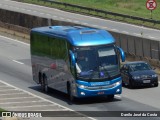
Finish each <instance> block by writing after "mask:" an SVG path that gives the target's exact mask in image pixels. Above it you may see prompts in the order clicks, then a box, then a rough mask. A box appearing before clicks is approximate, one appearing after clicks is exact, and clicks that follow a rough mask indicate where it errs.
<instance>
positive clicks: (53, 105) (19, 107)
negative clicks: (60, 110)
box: [5, 104, 55, 108]
mask: <svg viewBox="0 0 160 120" xmlns="http://www.w3.org/2000/svg"><path fill="white" fill-rule="evenodd" d="M45 106H55V105H53V104H52V105H51V104H50V105H31V106H11V107H5V108H32V107H45Z"/></svg>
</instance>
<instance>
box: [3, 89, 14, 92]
mask: <svg viewBox="0 0 160 120" xmlns="http://www.w3.org/2000/svg"><path fill="white" fill-rule="evenodd" d="M11 90H12V91H13V90H17V89H7V90H0V92H2V91H3V92H5V91H11Z"/></svg>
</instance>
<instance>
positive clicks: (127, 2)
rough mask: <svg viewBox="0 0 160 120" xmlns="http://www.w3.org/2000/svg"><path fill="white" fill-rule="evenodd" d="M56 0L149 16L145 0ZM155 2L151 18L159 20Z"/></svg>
mask: <svg viewBox="0 0 160 120" xmlns="http://www.w3.org/2000/svg"><path fill="white" fill-rule="evenodd" d="M17 1H19V0H17ZM21 1H22V2H28V3H33V4H39V5H44V6H48V7H54V8H59V9H63V10H67V11H72V12H78V13H86V14H88V13H87V12H88V11H82V10H80V9H78V8H77V9H73V8H72V7H66V6H63V5H57V4H56V5H55V4H50V3H48V2H44V1H41V0H21ZM56 1H58V2H65V3H70V4H75V5H81V6H85V7H89V8H95V9H101V10H106V11H110V12H115V13H120V14H126V15H131V16H137V17H142V18H148V19H150V18H151V12H150V11H149V10H148V9H147V8H146V1H147V0H56ZM156 2H157V8H156V9H155V10H153V12H152V19H153V20H159V21H160V1H158V0H157V1H156ZM91 14H92V15H95V16H101V17H103V18H106V19H112V20H117V21H123V22H128V23H133V24H138V25H143V26H148V27H152V28H157V29H160V24H155V23H149V22H143V21H140V20H133V19H129V18H123V17H117V16H113V15H103V14H102V15H99V14H98V15H97V13H96V12H93V13H91Z"/></svg>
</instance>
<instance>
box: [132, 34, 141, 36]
mask: <svg viewBox="0 0 160 120" xmlns="http://www.w3.org/2000/svg"><path fill="white" fill-rule="evenodd" d="M133 34H134V35H136V36H140V35H141V34H139V33H133Z"/></svg>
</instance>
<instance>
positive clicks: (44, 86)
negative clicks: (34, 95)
mask: <svg viewBox="0 0 160 120" xmlns="http://www.w3.org/2000/svg"><path fill="white" fill-rule="evenodd" d="M41 88H42V91H43V92H46V93H47V92H49V89H48V84H47V76H46V75H43V77H42V81H41Z"/></svg>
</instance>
